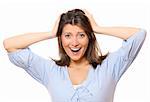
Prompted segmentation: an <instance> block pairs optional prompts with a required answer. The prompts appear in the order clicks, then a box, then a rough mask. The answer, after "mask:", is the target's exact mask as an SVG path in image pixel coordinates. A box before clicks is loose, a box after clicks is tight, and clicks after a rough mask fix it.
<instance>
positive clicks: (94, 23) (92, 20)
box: [83, 9, 98, 32]
mask: <svg viewBox="0 0 150 102" xmlns="http://www.w3.org/2000/svg"><path fill="white" fill-rule="evenodd" d="M83 11H84V13H85V15H86V16H87V17H88V18H89V20H90V23H91V26H92V28H93V30H94V32H97V31H96V29H97V27H98V24H97V23H96V21H95V19H94V17H93V15H92V14H91V13H89V12H88V11H87V10H86V9H83Z"/></svg>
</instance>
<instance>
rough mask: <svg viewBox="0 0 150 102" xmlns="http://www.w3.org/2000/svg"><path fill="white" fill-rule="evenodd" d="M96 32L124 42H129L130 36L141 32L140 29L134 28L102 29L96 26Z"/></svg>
mask: <svg viewBox="0 0 150 102" xmlns="http://www.w3.org/2000/svg"><path fill="white" fill-rule="evenodd" d="M93 29H94V32H96V33H102V34H105V35H110V36H115V37H118V38H121V39H124V40H127V39H128V38H129V37H130V36H132V35H133V34H135V33H136V32H138V31H140V29H139V28H132V27H100V26H96V27H95V28H93Z"/></svg>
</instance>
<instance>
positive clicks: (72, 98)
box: [8, 29, 146, 102]
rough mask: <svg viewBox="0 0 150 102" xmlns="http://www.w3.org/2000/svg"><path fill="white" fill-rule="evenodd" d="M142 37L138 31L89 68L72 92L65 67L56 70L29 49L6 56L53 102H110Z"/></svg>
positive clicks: (47, 61) (136, 52)
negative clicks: (38, 84) (118, 47)
mask: <svg viewBox="0 0 150 102" xmlns="http://www.w3.org/2000/svg"><path fill="white" fill-rule="evenodd" d="M145 36H146V32H145V31H144V30H142V29H141V30H140V31H139V32H137V33H135V34H134V35H132V36H131V37H130V38H128V39H127V40H124V41H123V44H122V47H121V48H120V49H118V50H117V51H115V52H113V53H109V55H108V56H107V57H106V59H105V60H104V61H103V62H102V64H101V65H98V66H97V68H96V69H94V68H93V67H92V66H91V67H90V70H89V73H88V76H87V78H86V80H85V81H84V82H83V83H82V84H81V86H80V87H78V88H77V89H74V88H73V85H72V83H71V80H70V78H69V74H68V70H67V66H58V65H56V64H55V62H54V61H53V60H52V59H44V58H42V57H40V56H38V55H36V54H35V53H33V52H32V51H31V50H30V49H29V48H26V49H22V50H18V51H16V52H12V53H8V56H9V59H10V61H11V62H12V63H14V64H15V65H17V66H19V67H21V68H23V69H24V70H25V71H26V72H27V73H29V74H30V75H31V76H32V77H33V78H34V79H36V80H37V81H38V82H40V83H41V84H43V85H44V86H45V87H46V88H47V90H48V92H49V93H50V95H51V96H52V102H113V97H114V92H115V87H116V85H117V83H118V81H119V79H120V78H121V76H122V75H123V73H124V72H125V71H126V70H127V68H128V67H129V66H130V65H131V63H132V62H133V60H134V59H135V57H136V56H137V54H138V52H139V50H140V48H141V47H142V45H143V42H144V39H145Z"/></svg>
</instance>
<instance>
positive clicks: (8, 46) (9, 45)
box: [3, 39, 14, 52]
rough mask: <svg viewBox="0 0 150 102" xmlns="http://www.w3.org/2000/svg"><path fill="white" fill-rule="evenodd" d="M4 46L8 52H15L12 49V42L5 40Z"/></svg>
mask: <svg viewBox="0 0 150 102" xmlns="http://www.w3.org/2000/svg"><path fill="white" fill-rule="evenodd" d="M3 46H4V49H5V50H6V51H7V52H12V51H14V48H13V47H11V42H10V41H9V39H5V40H4V41H3Z"/></svg>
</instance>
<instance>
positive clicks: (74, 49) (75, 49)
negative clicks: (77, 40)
mask: <svg viewBox="0 0 150 102" xmlns="http://www.w3.org/2000/svg"><path fill="white" fill-rule="evenodd" d="M79 49H80V48H71V50H73V51H77V50H79Z"/></svg>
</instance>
